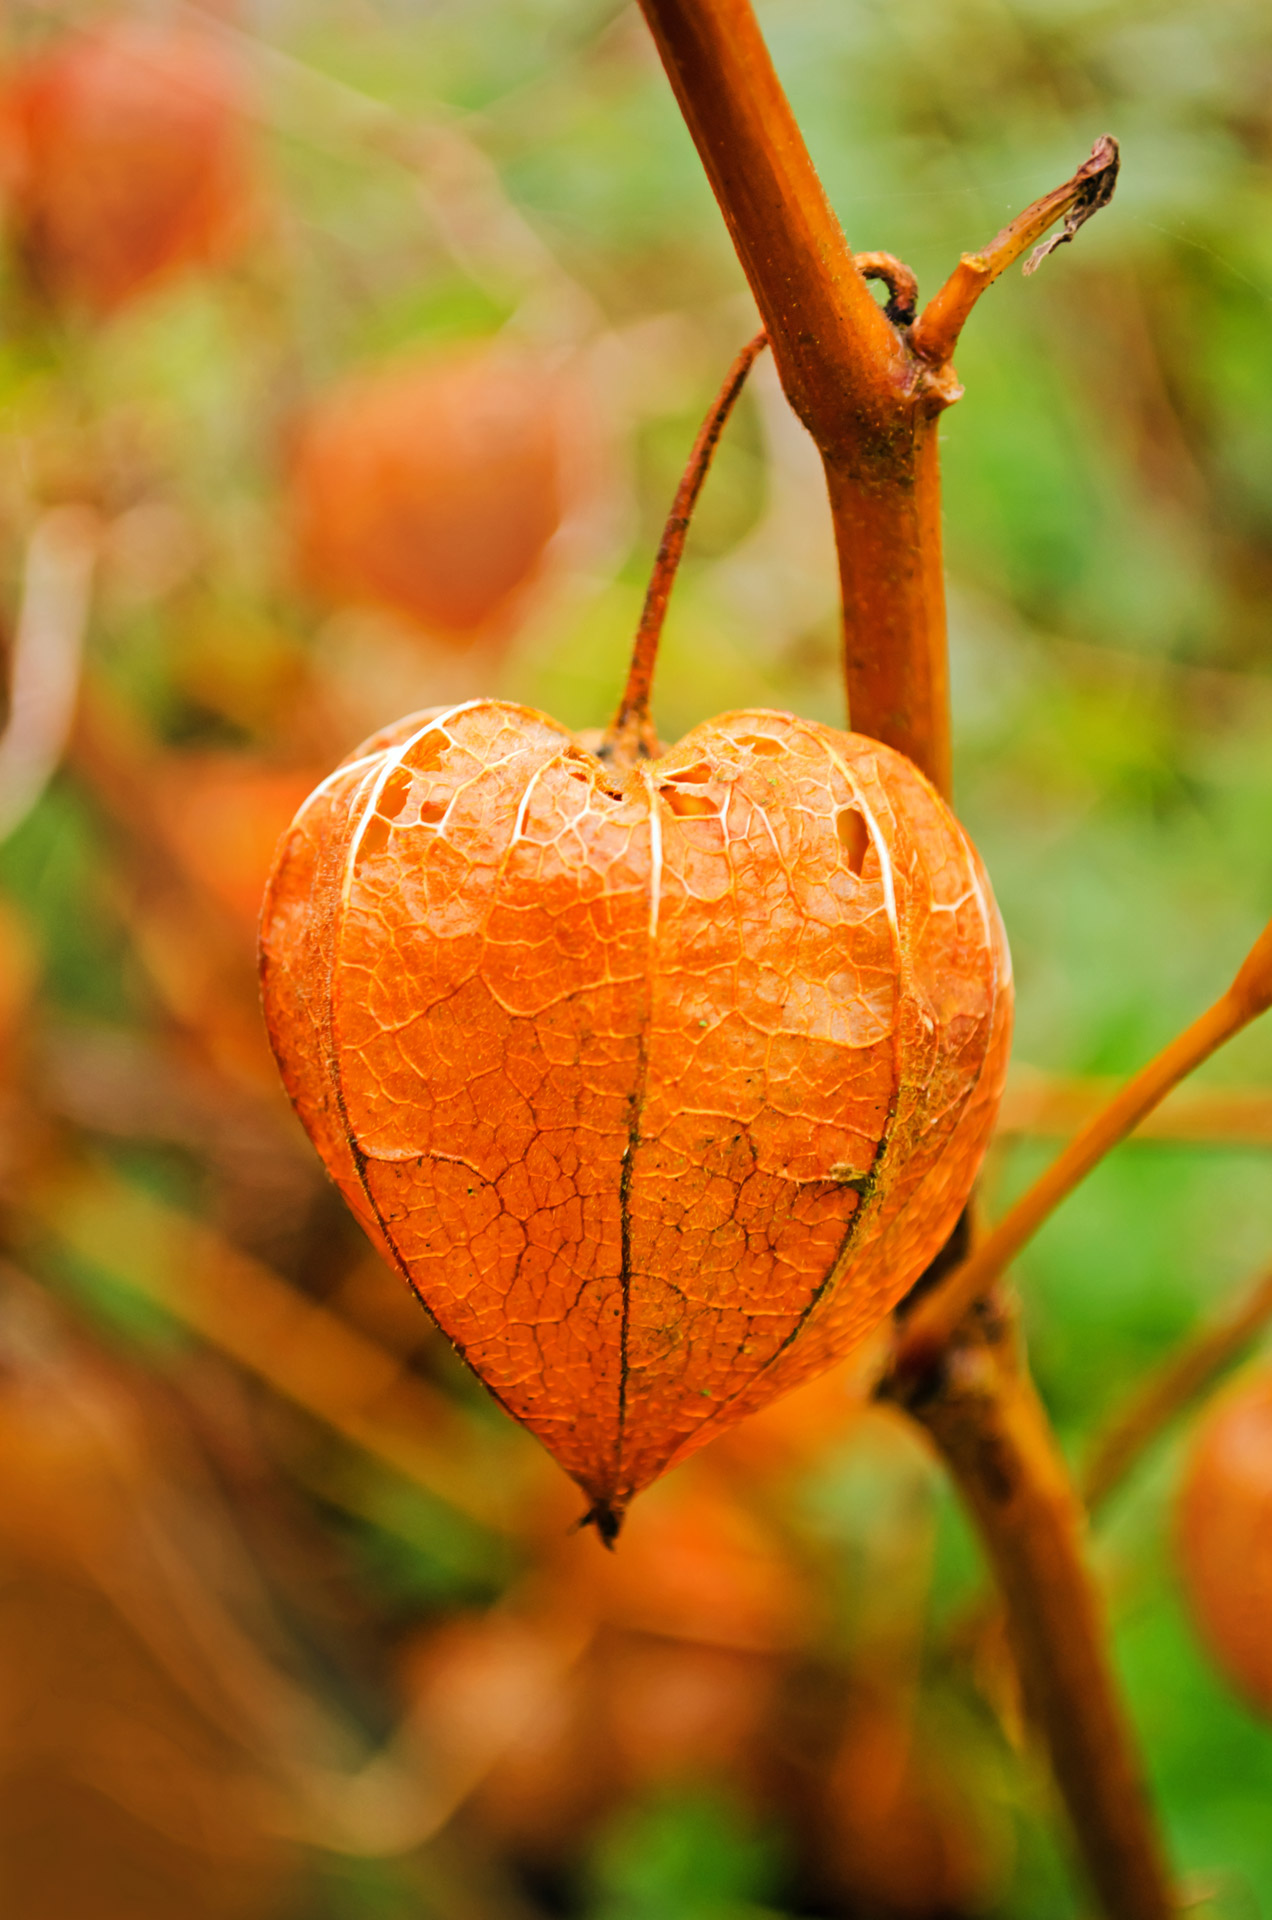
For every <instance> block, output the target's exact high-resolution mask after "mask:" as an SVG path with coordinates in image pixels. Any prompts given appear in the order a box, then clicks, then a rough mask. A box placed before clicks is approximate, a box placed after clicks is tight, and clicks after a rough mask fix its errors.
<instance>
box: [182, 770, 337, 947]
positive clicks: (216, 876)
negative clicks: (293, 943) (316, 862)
mask: <svg viewBox="0 0 1272 1920" xmlns="http://www.w3.org/2000/svg"><path fill="white" fill-rule="evenodd" d="M159 784H160V791H161V794H162V802H161V808H160V813H161V824H162V829H163V832H164V835H165V838H166V839H167V841H168V843H169V845H170V846H171V847H172V849H173V851H174V853H175V854H176V855H177V858H178V859H179V860H180V862H181V864H182V865H183V866H184V868H185V869H186V871H187V872H188V873H189V874H191V875H192V876H193V877H194V878H195V879H196V880H197V881H198V882H199V883H200V885H201V886H203V887H204V888H205V889H206V890H207V891H208V892H209V893H210V894H211V895H212V896H213V897H214V898H215V899H217V900H219V901H220V902H221V904H222V905H223V906H224V907H226V908H228V910H229V912H230V913H231V914H232V915H233V916H234V918H235V919H236V920H237V921H238V922H239V924H240V925H241V926H243V927H244V928H245V929H252V930H253V931H254V930H255V927H256V917H257V914H258V912H259V910H260V901H261V890H262V888H263V887H264V884H265V880H266V877H267V875H268V873H269V870H270V866H271V864H272V862H273V859H274V853H275V850H276V849H277V846H278V843H279V841H280V840H281V838H282V836H283V834H284V833H285V832H286V830H287V828H288V826H289V825H290V823H291V819H292V816H293V814H294V813H295V812H296V810H297V809H298V807H299V806H300V804H301V802H302V801H303V800H304V799H305V797H306V795H307V794H308V793H309V792H310V790H311V788H312V786H313V774H312V772H305V771H303V770H302V771H297V770H296V769H295V768H288V767H275V766H270V765H269V764H267V763H265V762H262V761H259V760H255V759H251V758H249V757H248V756H247V755H246V754H241V753H183V754H181V755H179V756H177V755H174V756H172V764H171V765H170V766H168V767H167V768H166V769H165V772H164V776H163V778H162V779H161V781H160V783H159Z"/></svg>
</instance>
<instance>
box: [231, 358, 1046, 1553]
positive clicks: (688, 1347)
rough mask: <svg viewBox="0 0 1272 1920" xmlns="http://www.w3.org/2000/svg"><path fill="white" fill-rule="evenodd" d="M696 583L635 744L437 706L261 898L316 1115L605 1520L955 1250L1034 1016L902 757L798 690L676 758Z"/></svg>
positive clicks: (954, 850)
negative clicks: (1015, 1027) (658, 698)
mask: <svg viewBox="0 0 1272 1920" xmlns="http://www.w3.org/2000/svg"><path fill="white" fill-rule="evenodd" d="M752 357H753V354H752ZM747 364H749V362H748V363H747ZM739 385H740V375H738V374H736V370H735V381H734V385H733V388H732V391H731V390H730V389H729V388H727V387H726V389H725V393H724V394H723V395H722V396H721V401H720V402H719V403H717V410H716V414H715V415H714V416H713V418H712V420H711V421H709V422H708V426H707V428H704V433H703V435H702V436H700V441H699V446H698V448H697V449H696V450H695V461H696V462H697V466H696V470H695V468H694V467H693V466H692V465H691V472H690V476H687V479H686V483H685V487H684V488H683V489H682V496H681V498H680V499H679V500H678V502H677V511H676V512H673V519H672V522H671V523H669V536H668V538H667V539H666V540H665V541H664V554H663V559H664V561H667V560H668V556H670V560H669V564H670V565H674V561H675V558H676V555H677V554H678V550H679V544H680V543H681V541H682V539H683V529H684V525H685V521H686V518H687V506H688V504H689V503H690V501H691V498H692V495H693V494H694V493H695V492H696V490H697V486H698V485H699V484H700V481H701V475H702V472H703V471H704V470H705V458H706V454H707V453H708V452H709V449H710V446H711V444H713V442H714V438H715V436H716V435H717V434H718V431H719V425H720V423H721V420H722V418H723V414H724V412H725V411H727V403H728V401H729V400H730V399H731V397H732V393H733V392H736V390H737V386H739ZM691 482H692V484H691ZM667 584H668V582H667V577H666V569H665V568H664V570H663V572H661V573H660V574H659V575H656V578H655V584H654V587H653V588H651V595H650V604H651V606H652V607H653V608H654V613H653V615H651V617H650V618H649V619H647V620H646V621H645V622H643V623H642V636H641V641H640V642H639V643H638V648H637V656H636V660H635V663H634V666H633V673H632V678H631V680H630V681H629V686H628V692H627V696H626V697H625V700H624V704H623V707H622V708H621V710H620V714H619V718H618V720H617V721H616V722H615V726H614V727H613V728H612V729H611V731H610V734H609V735H608V736H607V737H606V739H605V740H604V741H602V742H601V744H600V746H599V749H598V750H597V751H593V750H592V749H591V748H590V747H588V746H587V745H585V744H584V743H583V741H582V740H580V739H579V738H577V737H575V736H574V735H573V734H571V733H570V732H568V731H567V729H566V728H564V727H562V726H560V725H558V724H557V723H556V722H555V721H553V720H551V719H549V718H547V716H546V715H544V714H541V713H536V712H533V711H532V710H531V709H529V708H527V707H520V706H516V705H512V704H510V703H508V702H504V701H497V700H472V701H469V702H466V703H464V704H462V705H460V706H455V707H451V708H447V709H443V710H439V711H436V712H433V713H428V714H420V715H416V716H414V717H412V718H411V719H409V720H405V721H402V722H400V723H399V724H398V725H397V726H395V727H392V728H390V729H388V730H387V731H386V732H385V733H383V734H380V735H379V736H377V737H375V738H373V739H372V740H370V741H368V742H367V743H366V744H365V745H364V746H363V747H362V748H361V749H360V750H359V751H358V752H357V753H356V754H355V755H354V756H353V757H352V758H351V759H350V760H348V761H347V762H346V763H345V764H344V766H343V767H341V768H339V769H337V771H336V772H335V773H334V774H332V775H331V776H330V778H329V779H328V780H326V781H325V782H324V783H323V784H322V785H321V786H320V787H319V788H318V789H317V791H316V792H315V793H314V794H313V795H312V796H311V798H310V800H309V801H308V803H307V804H306V806H305V807H304V808H302V810H301V812H300V814H299V815H298V817H297V819H296V821H295V822H294V824H293V827H292V829H291V832H290V834H289V835H288V836H287V838H286V839H285V841H284V843H283V846H282V848H281V850H280V853H279V857H278V862H277V866H276V869H275V872H274V876H273V879H272V881H271V884H270V888H269V892H268V895H267V898H266V904H265V911H264V917H263V922H262V964H263V980H264V994H265V1007H266V1015H267V1019H268V1022H269V1028H270V1034H271V1038H272V1040H273V1045H274V1049H275V1052H276V1054H277V1056H278V1059H279V1063H280V1065H281V1068H282V1072H283V1077H284V1080H285V1081H286V1084H287V1087H288V1091H289V1092H290V1094H291V1097H292V1099H293V1101H294V1102H295V1105H296V1108H297V1111H298V1112H299V1114H300V1117H301V1119H302V1121H303V1122H304V1124H305V1126H306V1128H307V1129H308V1131H309V1133H310V1136H311V1138H312V1139H313V1141H314V1143H315V1145H316V1146H317V1148H318V1150H319V1152H320V1153H321V1155H322V1156H323V1159H324V1160H325V1162H326V1164H327V1166H328V1168H329V1170H330V1171H331V1173H332V1175H333V1177H334V1178H335V1179H336V1181H337V1182H338V1184H339V1185H340V1187H341V1189H342V1191H343V1192H344V1194H345V1196H346V1198H347V1199H348V1200H349V1203H350V1205H351V1206H352V1207H353V1209H354V1211H355V1212H356V1213H357V1215H358V1217H359V1219H360V1220H361V1221H362V1223H363V1225H364V1226H365V1228H366V1230H367V1232H368V1233H369V1234H370V1235H371V1237H372V1238H373V1239H374V1240H375V1241H376V1242H377V1244H378V1245H379V1246H380V1248H381V1249H382V1250H383V1252H384V1254H385V1256H386V1258H388V1259H389V1260H390V1261H391V1262H392V1263H393V1264H394V1265H396V1266H397V1267H398V1268H399V1269H400V1270H401V1272H402V1273H403V1274H404V1275H405V1276H406V1278H407V1279H408V1280H409V1281H410V1283H411V1285H412V1286H413V1287H414V1288H415V1290H416V1292H417V1293H418V1294H419V1297H420V1298H421V1300H422V1301H423V1302H424V1303H425V1305H426V1306H427V1307H428V1308H429V1310H430V1312H431V1313H432V1314H433V1315H434V1317H435V1318H436V1320H437V1322H438V1324H439V1326H440V1327H441V1328H442V1329H443V1330H444V1332H445V1333H446V1334H447V1335H448V1336H449V1337H450V1338H451V1339H452V1340H453V1341H454V1343H455V1345H456V1346H457V1347H458V1349H459V1350H460V1352H461V1353H462V1354H463V1355H464V1357H465V1358H466V1359H467V1361H468V1362H469V1364H470V1365H471V1366H472V1367H473V1368H474V1369H475V1370H476V1371H477V1373H478V1374H479V1375H480V1376H481V1378H482V1379H483V1380H484V1381H485V1383H486V1385H487V1386H488V1387H489V1388H490V1389H491V1391H492V1392H493V1393H494V1394H495V1395H496V1396H497V1398H498V1399H499V1400H500V1401H501V1402H502V1403H503V1405H504V1406H505V1407H506V1408H507V1409H508V1410H509V1412H511V1413H512V1414H513V1415H514V1416H515V1417H516V1418H517V1419H519V1420H521V1421H522V1422H523V1423H524V1424H525V1425H526V1426H527V1427H529V1428H530V1429H531V1431H532V1432H534V1433H536V1434H537V1435H538V1436H539V1438H540V1439H541V1440H542V1441H543V1442H544V1444H545V1445H546V1446H547V1447H548V1448H549V1449H550V1450H551V1451H552V1453H553V1454H554V1455H555V1456H556V1458H557V1459H558V1460H559V1461H560V1463H561V1465H562V1466H563V1467H564V1468H565V1469H566V1471H567V1472H569V1473H570V1474H572V1475H573V1476H574V1478H575V1479H576V1480H577V1481H578V1483H579V1485H580V1486H581V1487H583V1488H584V1489H585V1491H586V1492H587V1494H588V1496H589V1498H590V1500H591V1502H592V1508H591V1516H590V1517H592V1518H594V1519H595V1521H596V1523H597V1525H598V1527H599V1529H600V1531H601V1532H602V1534H603V1535H604V1536H606V1537H612V1535H613V1533H614V1532H615V1531H616V1529H617V1525H618V1521H619V1519H620V1517H621V1514H622V1512H623V1509H624V1507H625V1505H626V1503H627V1501H628V1500H629V1499H630V1497H631V1496H632V1494H633V1493H635V1492H636V1491H638V1490H639V1489H640V1488H641V1487H643V1486H646V1485H647V1484H648V1483H649V1482H650V1481H652V1480H654V1479H655V1478H656V1477H657V1476H658V1475H659V1474H660V1473H662V1472H663V1471H664V1470H665V1469H666V1468H667V1467H668V1466H669V1465H671V1464H672V1463H673V1462H674V1461H676V1460H679V1459H682V1458H683V1457H684V1456H685V1455H686V1454H688V1453H690V1452H692V1451H693V1450H694V1448H696V1447H698V1446H701V1445H702V1444H703V1443H704V1442H705V1441H707V1440H709V1439H711V1438H712V1437H713V1435H715V1434H717V1433H719V1432H721V1431H722V1430H723V1429H725V1428H726V1427H728V1426H730V1425H732V1424H733V1423H734V1422H735V1421H737V1420H739V1419H741V1418H742V1416H743V1415H744V1414H746V1413H748V1412H750V1411H752V1410H753V1409H754V1408H757V1407H759V1406H762V1405H764V1404H765V1403H766V1402H767V1401H769V1400H772V1399H773V1398H775V1397H776V1396H777V1395H778V1394H780V1393H783V1392H785V1391H786V1390H787V1389H788V1388H790V1387H793V1386H795V1385H796V1384H797V1383H799V1382H800V1381H802V1380H805V1379H808V1378H809V1377H810V1376H812V1375H813V1374H816V1373H818V1372H820V1371H822V1370H823V1369H824V1368H826V1367H827V1366H829V1365H830V1364H831V1363H832V1362H833V1361H835V1360H837V1359H839V1358H840V1357H841V1356H842V1355H844V1354H845V1353H846V1352H847V1351H848V1350H849V1349H850V1348H852V1347H853V1346H854V1345H855V1344H856V1343H857V1342H858V1341H859V1340H860V1339H861V1338H862V1337H863V1336H864V1335H865V1334H866V1333H868V1332H869V1331H870V1329H871V1328H872V1327H874V1326H875V1325H877V1324H878V1322H879V1321H880V1319H881V1318H882V1317H883V1315H884V1314H886V1313H887V1312H888V1310H889V1309H890V1308H891V1307H892V1306H893V1305H894V1304H895V1303H896V1302H897V1301H898V1300H899V1299H900V1298H901V1297H902V1295H904V1294H905V1293H906V1292H907V1291H908V1289H909V1288H910V1287H911V1286H912V1285H913V1283H914V1281H915V1280H916V1279H917V1278H918V1276H919V1275H920V1274H921V1273H922V1272H923V1270H924V1268H925V1267H926V1266H927V1265H928V1264H929V1262H930V1261H931V1260H932V1259H933V1258H934V1257H935V1255H936V1254H937V1253H938V1252H939V1251H940V1249H941V1248H942V1246H943V1245H944V1244H945V1242H946V1240H947V1239H948V1237H949V1235H950V1233H951V1232H952V1230H953V1228H954V1226H955V1223H956V1221H957V1219H958V1217H959V1214H960V1212H961V1210H962V1208H963V1206H964V1203H965V1202H966V1199H967V1196H968V1193H969V1191H970V1188H971V1184H972V1181H973V1178H974V1176H975V1173H976V1170H977V1167H978V1165H979V1163H980V1159H981V1156H982V1153H983V1151H984V1148H985V1144H986V1141H987V1139H988V1136H989V1132H990V1128H991V1126H992V1122H993V1118H994V1114H995V1110H996V1106H997V1101H998V1097H999V1094H1000V1092H1001V1086H1002V1079H1003V1074H1004V1070H1005V1063H1006V1053H1007V1045H1008V1036H1009V1028H1010V1010H1011V991H1010V970H1009V963H1008V958H1007V949H1006V944H1005V940H1004V938H1003V934H1002V930H1001V926H1000V923H999V920H998V916H997V912H996V910H995V908H994V904H993V900H992V896H991V894H990V891H989V886H988V883H987V881H986V879H985V876H984V874H983V872H982V870H981V867H980V864H979V862H978V860H977V857H976V854H975V852H974V850H973V848H972V846H971V844H970V842H969V841H968V839H967V837H966V835H965V834H964V833H963V831H962V829H961V828H960V827H959V825H958V823H957V821H956V820H955V819H954V817H953V815H952V814H951V813H950V811H949V809H948V808H947V807H946V805H945V804H944V802H943V801H942V800H941V798H940V797H939V796H938V794H937V793H936V792H935V791H934V790H933V788H932V787H931V786H930V785H929V783H928V782H927V781H926V780H925V779H924V778H923V776H922V775H921V774H920V773H919V772H918V771H917V769H916V768H915V767H914V766H912V765H911V763H910V762H909V761H907V760H906V759H904V758H903V757H902V756H901V755H900V754H898V753H896V752H894V751H893V750H892V749H890V748H888V747H886V746H883V745H881V744H880V743H879V742H878V741H873V740H868V739H864V738H862V737H860V736H857V735H854V734H846V733H841V732H838V731H836V730H835V729H834V728H832V727H827V726H821V725H818V724H816V723H813V722H810V721H804V720H799V719H797V718H795V717H794V716H793V715H791V714H786V713H777V712H767V711H757V712H742V713H733V714H726V715H724V716H722V717H720V718H718V719H715V720H711V721H708V722H707V723H705V724H704V725H702V726H699V727H696V728H695V729H694V730H693V731H692V732H691V733H690V734H688V735H687V736H686V737H685V739H683V740H682V741H681V742H680V743H679V745H678V746H676V747H674V748H672V749H671V750H670V751H669V752H667V753H661V752H658V753H655V754H653V755H649V756H647V755H645V754H642V752H641V751H640V748H641V745H642V743H648V742H649V726H648V717H647V712H646V708H645V699H646V697H647V690H648V682H649V667H650V662H651V659H652V645H651V644H650V635H651V634H653V635H655V636H656V628H657V620H658V618H659V617H660V615H661V607H662V605H663V604H664V603H665V599H666V586H667Z"/></svg>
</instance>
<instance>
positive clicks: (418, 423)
mask: <svg viewBox="0 0 1272 1920" xmlns="http://www.w3.org/2000/svg"><path fill="white" fill-rule="evenodd" d="M589 400H590V396H589V395H588V393H587V392H586V390H585V388H584V385H583V382H582V380H581V378H580V377H579V376H578V375H577V374H575V373H570V372H568V371H566V370H563V369H561V368H559V367H557V366H556V365H554V364H553V363H551V362H550V361H548V360H546V359H545V358H543V357H542V356H537V355H534V354H532V353H529V352H524V351H523V352H520V353H518V352H516V351H514V350H510V349H508V348H506V347H502V346H479V347H471V346H469V347H465V348H462V349H460V350H458V351H455V350H452V351H450V352H446V353H440V354H426V355H421V356H418V357H416V358H413V359H407V360H404V361H401V362H399V363H397V364H396V365H390V366H387V367H381V368H377V369H374V370H372V371H370V372H368V373H361V374H356V375H353V376H352V377H350V378H349V379H346V380H345V381H344V382H343V383H342V384H341V385H339V386H338V387H336V388H335V389H334V390H333V391H332V392H331V393H329V394H327V395H326V396H325V397H324V398H323V399H322V400H320V401H319V402H318V403H317V404H316V405H315V406H314V408H313V410H312V411H311V413H310V414H309V416H308V418H307V419H306V420H305V422H304V423H303V426H302V428H301V430H300V432H299V433H298V436H297V443H296V447H295V453H294V458H293V461H292V470H291V517H292V521H293V537H294V544H295V548H296V557H297V564H298V570H299V572H300V574H301V575H302V577H303V578H304V580H305V581H306V582H307V583H308V585H310V586H311V587H312V588H314V589H315V590H316V592H317V593H318V594H319V595H320V596H322V597H323V598H325V599H327V600H330V601H333V602H335V603H337V604H346V605H354V606H365V607H375V608H379V609H380V610H381V611H384V612H388V613H390V614H393V615H395V616H396V617H398V618H399V619H401V620H404V621H405V622H406V623H407V624H408V626H410V627H412V628H414V629H415V630H417V631H419V632H421V633H423V634H425V635H427V636H429V637H430V638H431V639H433V640H435V641H437V642H438V643H440V644H441V645H443V646H446V647H450V648H453V649H455V650H456V651H461V652H462V651H464V650H466V649H467V648H469V647H472V646H476V645H480V644H482V643H483V642H487V643H489V642H494V641H501V640H506V639H508V638H509V637H510V635H511V633H512V632H513V630H514V629H515V628H516V626H517V625H518V623H519V622H520V621H521V620H522V619H523V618H524V617H525V616H526V614H527V613H528V611H529V610H530V607H531V606H532V605H533V603H534V602H535V600H536V598H537V597H539V596H540V595H541V594H542V592H543V590H544V588H545V586H546V585H547V584H549V581H550V577H551V575H552V573H553V563H554V560H559V559H560V554H559V553H558V552H557V548H558V545H559V537H560V535H561V532H562V528H563V526H564V525H565V523H566V522H567V521H572V520H573V519H574V517H575V516H576V514H577V511H578V490H579V484H580V481H583V482H592V481H595V480H596V479H597V477H598V459H597V447H596V444H595V443H596V440H597V433H596V430H595V428H596V423H595V421H594V419H592V418H591V410H590V405H589Z"/></svg>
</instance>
